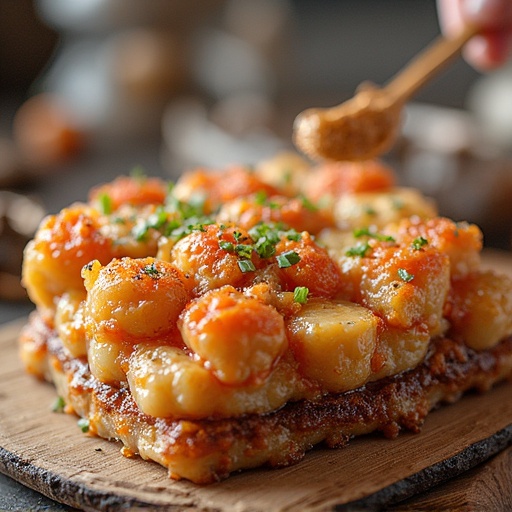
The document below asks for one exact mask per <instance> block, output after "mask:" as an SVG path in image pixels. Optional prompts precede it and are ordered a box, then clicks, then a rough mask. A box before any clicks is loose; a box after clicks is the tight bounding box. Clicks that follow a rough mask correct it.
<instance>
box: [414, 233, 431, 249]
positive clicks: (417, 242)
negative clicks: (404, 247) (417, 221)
mask: <svg viewBox="0 0 512 512" xmlns="http://www.w3.org/2000/svg"><path fill="white" fill-rule="evenodd" d="M427 244H428V240H427V239H426V238H423V237H422V236H418V237H416V238H415V239H414V240H413V241H412V244H411V245H412V248H413V249H414V250H416V251H419V250H420V249H421V248H422V247H423V246H425V245H427Z"/></svg>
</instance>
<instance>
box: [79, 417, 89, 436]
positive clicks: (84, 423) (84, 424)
mask: <svg viewBox="0 0 512 512" xmlns="http://www.w3.org/2000/svg"><path fill="white" fill-rule="evenodd" d="M77 425H78V427H79V428H80V430H81V431H82V432H83V433H84V434H86V433H87V432H89V428H90V425H89V420H88V419H87V418H80V419H79V420H78V421H77Z"/></svg>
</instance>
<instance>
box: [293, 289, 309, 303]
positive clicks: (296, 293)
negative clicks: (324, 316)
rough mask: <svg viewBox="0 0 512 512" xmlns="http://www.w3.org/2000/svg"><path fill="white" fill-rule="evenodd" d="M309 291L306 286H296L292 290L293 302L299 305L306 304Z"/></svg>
mask: <svg viewBox="0 0 512 512" xmlns="http://www.w3.org/2000/svg"><path fill="white" fill-rule="evenodd" d="M308 294H309V289H308V288H307V287H306V286H297V287H295V290H293V300H294V302H298V303H299V304H306V302H307V301H308Z"/></svg>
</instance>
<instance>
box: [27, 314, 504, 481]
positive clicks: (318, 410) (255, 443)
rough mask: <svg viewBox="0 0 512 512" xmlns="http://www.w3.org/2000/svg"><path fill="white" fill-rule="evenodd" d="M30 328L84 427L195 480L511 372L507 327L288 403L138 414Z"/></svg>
mask: <svg viewBox="0 0 512 512" xmlns="http://www.w3.org/2000/svg"><path fill="white" fill-rule="evenodd" d="M30 337H32V338H36V339H39V340H40V339H41V338H44V339H46V341H47V345H48V353H49V363H50V371H51V374H52V379H53V382H54V383H55V385H56V387H57V391H58V393H59V395H61V396H62V397H63V398H64V399H65V400H66V403H67V404H68V405H71V406H72V408H73V409H74V411H75V412H76V413H77V414H79V415H80V416H84V417H88V418H90V422H91V430H92V432H93V433H95V434H97V435H99V436H101V437H105V438H108V439H117V440H120V441H122V443H123V444H124V445H125V447H126V448H127V449H128V450H129V451H130V452H133V453H138V454H140V455H141V456H142V457H143V458H148V459H152V460H155V461H157V462H159V463H160V464H162V465H163V466H165V467H167V468H168V469H169V474H170V476H171V477H173V478H188V479H190V480H192V481H194V482H196V483H211V482H214V481H217V480H219V479H222V478H225V477H227V476H228V475H229V474H230V473H231V472H233V471H236V470H239V469H244V468H250V467H257V466H261V465H268V466H271V467H282V466H287V465H290V464H293V463H296V462H298V461H300V460H301V459H302V458H303V457H304V455H305V453H306V451H307V450H309V449H311V448H312V447H313V446H314V445H315V444H318V443H320V442H325V443H326V445H327V446H329V447H333V448H339V447H342V446H344V445H345V444H347V443H348V441H349V440H350V438H351V437H353V436H356V435H361V434H365V433H369V432H373V431H382V432H383V433H384V435H385V436H386V437H390V438H392V437H395V436H397V435H398V433H399V432H400V430H402V429H407V430H411V431H413V432H419V431H420V429H421V426H422V425H423V422H424V420H425V417H426V416H427V414H428V412H429V411H430V410H432V409H433V408H434V407H436V406H437V405H439V404H440V403H442V402H446V401H448V402H453V401H455V400H457V399H458V398H459V397H460V396H461V394H462V393H463V392H465V391H467V390H469V389H473V388H474V389H478V390H486V389H488V388H490V387H491V386H492V385H493V384H495V383H496V382H498V381H500V380H503V379H504V378H506V377H507V376H509V375H510V374H511V373H512V337H509V338H507V339H506V340H504V341H502V342H501V343H500V344H499V345H497V346H496V347H494V348H492V349H489V350H486V351H482V352H475V351H473V350H471V349H469V348H468V347H466V346H465V345H464V344H463V343H462V342H461V341H460V340H456V339H448V338H438V339H435V340H433V341H432V343H431V346H430V349H429V352H428V354H427V357H426V359H425V361H424V362H423V363H422V364H421V365H419V366H418V367H417V368H415V369H413V370H410V371H408V372H404V373H402V374H399V375H397V376H395V377H392V378H386V379H383V380H381V381H378V382H373V383H370V384H368V385H366V386H364V387H362V388H359V389H357V390H354V391H350V392H346V393H343V394H340V395H327V396H324V397H323V398H321V399H319V400H315V401H306V400H302V401H299V402H294V403H289V404H287V405H286V406H285V407H283V408H281V409H280V410H278V411H276V412H273V413H270V414H266V415H247V416H243V417H239V418H230V419H214V418H212V419H207V420H195V421H190V420H186V421H185V420H174V419H167V418H153V417H151V416H147V415H145V414H142V413H141V411H140V410H139V409H138V407H137V405H136V404H135V402H134V400H133V398H132V397H131V395H130V392H129V390H128V389H127V388H115V387H113V386H109V385H106V384H103V383H101V382H99V381H97V380H96V379H95V378H94V377H93V376H92V375H91V374H90V372H89V371H88V366H87V362H86V361H85V360H81V359H70V358H68V357H67V356H66V355H65V352H64V351H63V349H62V345H61V343H60V340H59V339H58V337H57V336H56V335H55V333H54V332H53V331H52V330H51V329H49V328H48V327H46V326H45V324H44V323H43V322H42V321H41V320H40V318H39V317H38V316H37V314H34V315H33V316H32V317H31V319H30V322H29V324H28V325H27V327H26V328H25V331H24V333H23V336H22V340H23V339H25V340H26V339H29V338H30ZM22 342H23V341H22Z"/></svg>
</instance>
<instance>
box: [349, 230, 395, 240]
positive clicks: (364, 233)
mask: <svg viewBox="0 0 512 512" xmlns="http://www.w3.org/2000/svg"><path fill="white" fill-rule="evenodd" d="M353 233H354V236H355V237H356V238H361V237H362V236H367V237H369V238H374V239H375V240H378V241H379V242H394V241H395V239H394V237H392V236H391V235H382V234H380V233H377V232H376V231H372V230H371V229H370V228H368V227H365V228H359V229H354V232H353Z"/></svg>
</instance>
